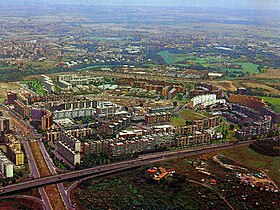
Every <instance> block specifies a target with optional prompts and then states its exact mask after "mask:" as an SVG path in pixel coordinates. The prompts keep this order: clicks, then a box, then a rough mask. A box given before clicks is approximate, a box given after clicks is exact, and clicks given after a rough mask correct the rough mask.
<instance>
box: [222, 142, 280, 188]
mask: <svg viewBox="0 0 280 210" xmlns="http://www.w3.org/2000/svg"><path fill="white" fill-rule="evenodd" d="M219 153H220V154H223V155H226V156H228V157H230V158H233V159H234V160H236V161H239V162H241V163H243V164H245V165H247V166H249V167H252V168H257V169H258V170H264V171H266V172H267V173H268V174H269V175H270V176H271V178H272V179H273V180H274V181H275V183H276V184H277V185H278V187H280V157H269V156H265V155H261V154H259V153H257V152H255V151H253V150H252V149H250V148H249V147H235V148H232V149H228V150H222V151H219Z"/></svg>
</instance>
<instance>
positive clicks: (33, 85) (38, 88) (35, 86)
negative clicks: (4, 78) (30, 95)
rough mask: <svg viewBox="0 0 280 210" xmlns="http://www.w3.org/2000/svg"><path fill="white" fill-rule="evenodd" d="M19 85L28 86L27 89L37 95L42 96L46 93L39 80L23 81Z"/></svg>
mask: <svg viewBox="0 0 280 210" xmlns="http://www.w3.org/2000/svg"><path fill="white" fill-rule="evenodd" d="M20 83H21V84H26V85H28V87H29V88H30V89H31V90H32V91H34V92H35V93H37V94H38V95H44V94H46V93H47V92H46V91H45V89H44V86H43V85H42V83H41V82H40V81H39V80H24V81H21V82H20Z"/></svg>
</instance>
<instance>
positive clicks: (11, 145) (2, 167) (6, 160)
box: [0, 112, 24, 178]
mask: <svg viewBox="0 0 280 210" xmlns="http://www.w3.org/2000/svg"><path fill="white" fill-rule="evenodd" d="M1 115H2V116H1V117H0V141H1V143H4V146H5V147H6V151H5V154H4V153H3V152H2V151H1V150H0V172H1V173H2V174H3V175H4V176H5V177H7V178H9V177H13V170H14V166H21V165H23V164H24V153H23V151H22V148H21V143H20V141H19V140H18V139H17V138H16V137H15V136H14V135H13V134H11V133H12V132H11V131H12V124H11V118H9V117H5V116H4V115H3V113H2V112H1Z"/></svg>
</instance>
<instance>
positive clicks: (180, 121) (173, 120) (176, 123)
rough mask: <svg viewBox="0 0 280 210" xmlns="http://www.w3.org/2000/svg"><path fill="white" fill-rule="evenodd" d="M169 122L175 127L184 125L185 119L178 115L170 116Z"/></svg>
mask: <svg viewBox="0 0 280 210" xmlns="http://www.w3.org/2000/svg"><path fill="white" fill-rule="evenodd" d="M170 124H171V125H172V126H176V127H183V126H185V125H186V120H185V119H183V118H181V117H179V116H172V117H171V120H170Z"/></svg>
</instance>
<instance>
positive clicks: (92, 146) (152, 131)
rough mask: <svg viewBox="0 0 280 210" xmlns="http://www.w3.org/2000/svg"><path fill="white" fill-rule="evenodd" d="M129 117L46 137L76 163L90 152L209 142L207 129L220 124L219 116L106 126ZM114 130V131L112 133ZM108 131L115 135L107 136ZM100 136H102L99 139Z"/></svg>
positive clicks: (134, 151) (129, 151)
mask: <svg viewBox="0 0 280 210" xmlns="http://www.w3.org/2000/svg"><path fill="white" fill-rule="evenodd" d="M125 118H126V119H125ZM128 119H130V118H129V117H127V116H125V117H124V118H123V119H122V120H120V118H112V119H111V121H109V122H111V123H109V124H106V123H104V124H101V125H98V126H97V127H94V128H90V127H85V128H74V129H68V130H63V131H50V132H48V133H47V134H46V140H49V141H56V142H59V143H58V153H59V154H61V155H62V156H63V157H64V158H65V159H67V161H68V162H69V163H71V164H72V165H75V164H76V163H79V160H81V159H82V158H81V157H82V156H83V155H88V154H90V153H95V154H99V153H106V154H109V155H110V156H111V157H115V156H123V155H133V154H138V153H144V152H149V151H155V150H157V149H159V148H161V147H165V146H175V147H183V146H189V145H198V144H208V143H210V142H211V139H212V136H211V134H210V133H209V131H208V130H209V129H212V128H215V127H217V126H219V125H220V116H212V117H208V118H205V119H201V120H193V121H192V122H191V124H190V125H186V126H184V127H174V126H171V125H168V124H166V125H165V124H164V125H155V126H152V127H150V126H149V127H147V128H146V129H139V130H124V129H125V128H126V126H128V125H129V124H127V123H128V122H126V124H123V127H122V128H121V129H118V130H117V129H116V130H108V128H109V129H112V128H114V127H113V126H114V124H115V123H116V122H119V123H120V121H123V122H124V121H125V120H128ZM107 125H109V127H107ZM119 125H120V124H119ZM104 127H105V128H106V132H104V133H100V129H104ZM113 131H114V133H112V132H113ZM110 132H111V134H114V135H109V134H110ZM102 134H104V135H102ZM105 134H106V135H105ZM102 136H103V137H105V138H102ZM114 136H115V137H114Z"/></svg>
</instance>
